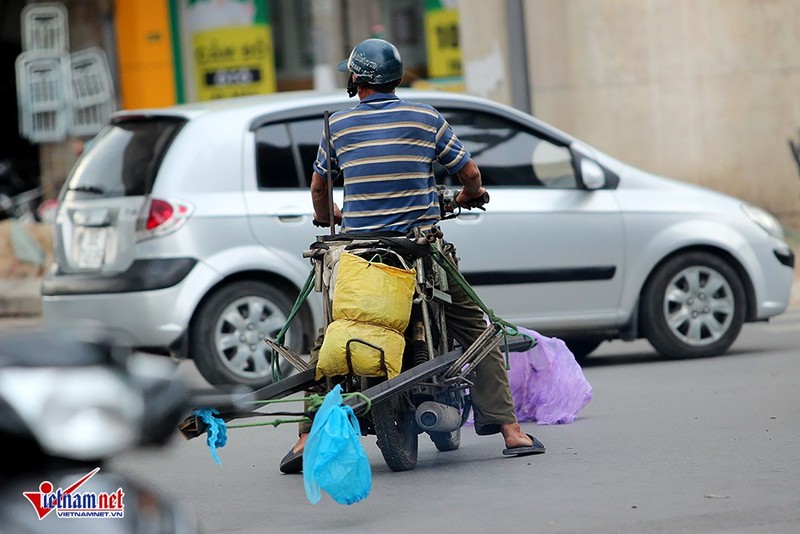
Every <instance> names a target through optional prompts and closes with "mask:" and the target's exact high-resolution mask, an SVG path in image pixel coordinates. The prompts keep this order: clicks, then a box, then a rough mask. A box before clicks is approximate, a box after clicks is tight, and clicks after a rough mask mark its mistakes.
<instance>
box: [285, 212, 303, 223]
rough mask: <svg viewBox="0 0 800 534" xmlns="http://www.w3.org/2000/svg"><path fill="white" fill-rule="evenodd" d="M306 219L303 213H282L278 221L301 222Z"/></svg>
mask: <svg viewBox="0 0 800 534" xmlns="http://www.w3.org/2000/svg"><path fill="white" fill-rule="evenodd" d="M304 218H305V214H303V213H282V214H280V215H278V220H279V221H281V222H285V223H295V222H300V221H302V220H303V219H304Z"/></svg>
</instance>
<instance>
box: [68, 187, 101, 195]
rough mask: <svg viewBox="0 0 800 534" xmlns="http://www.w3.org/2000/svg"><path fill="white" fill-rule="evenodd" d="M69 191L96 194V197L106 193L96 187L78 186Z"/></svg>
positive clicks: (70, 188) (69, 188)
mask: <svg viewBox="0 0 800 534" xmlns="http://www.w3.org/2000/svg"><path fill="white" fill-rule="evenodd" d="M67 191H80V192H82V193H94V194H96V195H102V194H104V193H105V191H103V190H102V189H101V188H99V187H97V186H96V185H78V186H76V187H68V188H67Z"/></svg>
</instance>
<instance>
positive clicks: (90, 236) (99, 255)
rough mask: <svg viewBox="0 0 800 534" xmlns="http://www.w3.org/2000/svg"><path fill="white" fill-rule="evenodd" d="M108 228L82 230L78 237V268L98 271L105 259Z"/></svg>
mask: <svg viewBox="0 0 800 534" xmlns="http://www.w3.org/2000/svg"><path fill="white" fill-rule="evenodd" d="M106 237H108V228H83V230H82V232H81V234H80V235H79V236H78V268H80V269H99V268H100V267H102V266H103V261H104V260H105V257H106Z"/></svg>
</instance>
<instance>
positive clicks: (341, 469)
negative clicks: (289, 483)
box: [303, 384, 372, 504]
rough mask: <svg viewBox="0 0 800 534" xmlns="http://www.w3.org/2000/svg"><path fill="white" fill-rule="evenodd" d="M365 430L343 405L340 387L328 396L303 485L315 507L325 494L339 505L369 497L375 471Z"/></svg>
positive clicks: (307, 451) (310, 444)
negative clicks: (363, 435) (366, 446)
mask: <svg viewBox="0 0 800 534" xmlns="http://www.w3.org/2000/svg"><path fill="white" fill-rule="evenodd" d="M360 437H361V430H360V427H359V425H358V419H357V418H356V415H355V413H353V409H352V408H350V406H344V405H342V388H341V386H339V385H338V384H337V385H336V386H334V388H333V389H332V390H331V391H330V392H329V393H328V394H327V395H325V399H324V400H323V401H322V406H320V408H319V410H318V411H317V414H316V416H315V417H314V423H313V424H312V425H311V432H310V433H309V435H308V441H307V442H306V445H305V448H304V449H303V485H304V486H305V490H306V497H308V500H309V501H310V502H311V504H317V503H318V502H319V500H320V497H321V493H320V489H323V490H325V491H326V492H328V494H329V495H330V496H331V497H332V498H333V500H335V501H336V502H338V503H339V504H353V503H355V502H358V501H360V500H362V499H365V498H366V497H367V495H369V490H370V488H371V487H372V469H371V468H370V465H369V460H368V459H367V453H366V452H364V447H362V446H361V440H360Z"/></svg>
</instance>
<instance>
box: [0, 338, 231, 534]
mask: <svg viewBox="0 0 800 534" xmlns="http://www.w3.org/2000/svg"><path fill="white" fill-rule="evenodd" d="M220 395H222V394H220ZM223 396H224V395H223ZM195 401H198V402H205V401H202V400H200V399H199V397H193V396H192V392H191V390H190V389H189V388H188V386H187V385H186V384H185V383H184V382H183V381H182V380H181V379H179V378H177V375H176V374H175V373H174V364H172V363H171V362H169V361H168V360H165V359H163V358H159V357H157V356H151V355H144V354H135V353H133V352H132V351H131V350H130V349H129V348H127V347H125V346H124V345H121V344H119V343H117V342H116V341H115V340H114V338H113V337H111V336H110V335H108V334H107V333H106V332H104V331H102V330H98V329H94V328H91V329H77V330H72V331H70V332H67V331H62V330H54V331H46V330H45V331H39V330H30V331H22V332H16V333H9V334H4V335H3V336H2V337H0V442H2V443H3V449H4V455H3V460H2V462H0V481H1V482H0V525H3V527H2V529H3V531H6V532H18V533H25V532H31V533H33V532H37V533H39V532H59V533H64V532H82V533H91V532H103V533H109V532H132V533H133V532H137V533H147V532H174V533H187V534H189V533H195V532H200V531H201V529H200V528H199V526H198V524H197V522H196V520H195V518H194V515H193V514H192V513H191V512H190V511H189V510H188V509H186V508H185V507H184V506H183V505H181V504H180V503H179V502H178V501H177V500H175V499H172V498H170V497H168V496H165V495H162V494H160V493H159V492H157V491H154V490H153V489H152V488H150V487H148V486H147V485H145V484H143V483H141V482H139V481H138V480H134V479H132V478H130V477H128V476H126V475H124V474H122V473H119V472H116V471H113V470H111V469H110V468H109V466H108V460H109V459H110V458H112V457H114V456H115V455H117V454H119V453H121V452H123V451H126V450H130V449H133V448H140V447H141V448H147V447H159V446H161V445H164V444H166V443H167V441H168V440H169V439H170V438H171V437H172V436H174V434H175V426H176V425H177V424H178V422H179V421H180V420H181V419H182V417H183V416H184V415H185V413H186V409H187V407H188V406H190V405H192V404H193V402H195Z"/></svg>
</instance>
